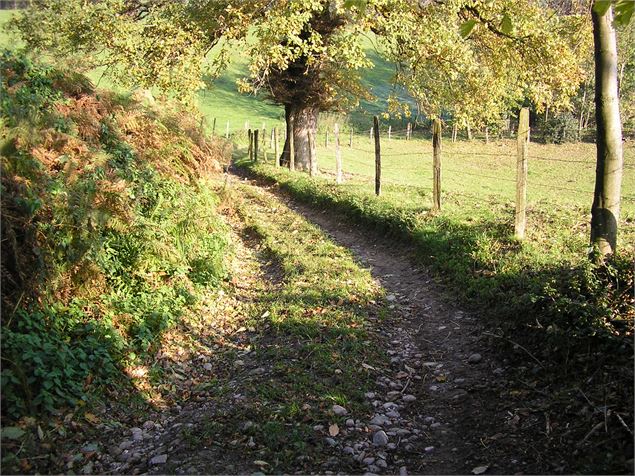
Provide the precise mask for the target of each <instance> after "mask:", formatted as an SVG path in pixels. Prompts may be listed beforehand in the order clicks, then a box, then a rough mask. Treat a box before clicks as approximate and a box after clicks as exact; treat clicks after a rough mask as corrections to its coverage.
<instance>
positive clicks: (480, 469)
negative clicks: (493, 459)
mask: <svg viewBox="0 0 635 476" xmlns="http://www.w3.org/2000/svg"><path fill="white" fill-rule="evenodd" d="M488 469H489V465H487V466H477V467H476V468H474V469H473V470H472V474H483V473H484V472H485V471H487V470H488Z"/></svg>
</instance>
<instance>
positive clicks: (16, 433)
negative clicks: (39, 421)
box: [2, 426, 24, 440]
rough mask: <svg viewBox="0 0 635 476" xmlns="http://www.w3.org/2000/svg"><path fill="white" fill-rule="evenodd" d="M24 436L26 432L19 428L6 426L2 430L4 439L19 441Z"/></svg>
mask: <svg viewBox="0 0 635 476" xmlns="http://www.w3.org/2000/svg"><path fill="white" fill-rule="evenodd" d="M23 435H24V430H23V429H22V428H18V427H17V426H5V427H4V428H3V429H2V439H5V438H6V439H8V440H19V439H20V438H22V436H23Z"/></svg>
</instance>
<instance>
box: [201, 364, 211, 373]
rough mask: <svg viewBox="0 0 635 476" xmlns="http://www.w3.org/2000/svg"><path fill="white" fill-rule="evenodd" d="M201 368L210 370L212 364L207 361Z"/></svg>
mask: <svg viewBox="0 0 635 476" xmlns="http://www.w3.org/2000/svg"><path fill="white" fill-rule="evenodd" d="M203 368H204V369H205V370H207V371H208V372H209V371H210V370H212V368H213V367H212V364H210V363H207V364H205V365H203Z"/></svg>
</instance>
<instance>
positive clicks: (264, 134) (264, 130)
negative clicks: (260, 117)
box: [261, 124, 267, 153]
mask: <svg viewBox="0 0 635 476" xmlns="http://www.w3.org/2000/svg"><path fill="white" fill-rule="evenodd" d="M263 125H264V124H263ZM261 137H262V139H261V140H262V150H263V151H264V152H265V153H266V152H267V128H265V127H263V128H262V136H261Z"/></svg>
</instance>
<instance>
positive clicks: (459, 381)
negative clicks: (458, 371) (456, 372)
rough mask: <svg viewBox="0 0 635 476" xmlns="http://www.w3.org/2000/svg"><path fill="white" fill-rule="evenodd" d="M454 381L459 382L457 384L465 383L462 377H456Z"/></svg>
mask: <svg viewBox="0 0 635 476" xmlns="http://www.w3.org/2000/svg"><path fill="white" fill-rule="evenodd" d="M454 383H459V384H461V383H465V379H464V378H457V379H455V380H454Z"/></svg>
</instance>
